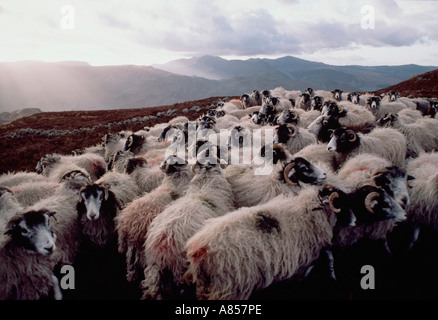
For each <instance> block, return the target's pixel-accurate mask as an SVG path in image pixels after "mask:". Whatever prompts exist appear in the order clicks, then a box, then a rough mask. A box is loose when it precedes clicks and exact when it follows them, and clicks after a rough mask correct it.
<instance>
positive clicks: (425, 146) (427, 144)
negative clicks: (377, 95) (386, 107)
mask: <svg viewBox="0 0 438 320" xmlns="http://www.w3.org/2000/svg"><path fill="white" fill-rule="evenodd" d="M378 123H379V125H381V126H384V127H391V128H394V129H397V130H399V131H400V132H401V133H403V135H404V136H405V137H406V141H407V147H408V150H409V152H411V155H412V156H413V157H416V156H418V155H419V154H420V153H422V152H431V151H436V150H438V135H437V131H438V120H437V119H431V118H422V119H419V120H417V121H416V122H414V123H409V124H405V123H403V122H402V121H401V120H400V118H399V117H398V116H397V114H388V115H387V116H386V117H384V118H382V119H379V121H378Z"/></svg>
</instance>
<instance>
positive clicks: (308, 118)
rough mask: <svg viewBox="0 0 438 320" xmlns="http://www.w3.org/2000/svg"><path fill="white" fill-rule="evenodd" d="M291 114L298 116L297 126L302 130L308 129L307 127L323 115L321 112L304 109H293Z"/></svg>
mask: <svg viewBox="0 0 438 320" xmlns="http://www.w3.org/2000/svg"><path fill="white" fill-rule="evenodd" d="M291 113H296V114H298V118H297V123H296V125H297V126H298V127H301V128H305V129H307V127H308V126H309V125H310V124H311V123H312V122H313V121H315V119H316V118H318V117H319V116H320V115H321V112H320V111H319V110H309V111H305V110H303V109H297V108H295V109H292V110H291Z"/></svg>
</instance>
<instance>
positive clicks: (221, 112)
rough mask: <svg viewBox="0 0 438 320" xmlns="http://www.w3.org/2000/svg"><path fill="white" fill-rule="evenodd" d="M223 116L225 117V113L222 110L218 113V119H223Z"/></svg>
mask: <svg viewBox="0 0 438 320" xmlns="http://www.w3.org/2000/svg"><path fill="white" fill-rule="evenodd" d="M223 116H225V111H223V110H221V111H217V112H216V119H218V118H222V117H223Z"/></svg>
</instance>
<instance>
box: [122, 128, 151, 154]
mask: <svg viewBox="0 0 438 320" xmlns="http://www.w3.org/2000/svg"><path fill="white" fill-rule="evenodd" d="M146 137H147V132H146V131H143V130H142V132H141V133H138V132H136V133H133V134H131V135H129V136H128V138H127V139H126V142H125V146H124V148H123V150H124V151H130V152H132V153H133V154H134V156H136V155H141V154H145V153H146V151H148V149H149V145H148V144H147V143H146Z"/></svg>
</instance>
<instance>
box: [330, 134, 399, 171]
mask: <svg viewBox="0 0 438 320" xmlns="http://www.w3.org/2000/svg"><path fill="white" fill-rule="evenodd" d="M327 149H328V150H329V151H331V152H336V158H337V164H338V165H342V164H343V163H344V162H345V161H346V160H347V159H348V158H349V157H352V156H355V155H357V154H359V153H372V154H377V155H379V156H382V157H384V158H386V159H388V160H390V161H391V163H392V164H393V165H395V166H398V167H400V168H406V160H405V158H406V151H407V146H406V138H405V136H404V135H403V134H402V133H401V132H400V131H398V130H396V129H391V128H376V129H374V130H373V131H371V132H370V133H369V134H362V133H360V132H357V133H356V132H355V131H353V130H351V129H348V128H345V127H341V128H338V129H336V130H335V131H334V132H333V137H332V138H331V140H330V142H329V143H328V145H327Z"/></svg>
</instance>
